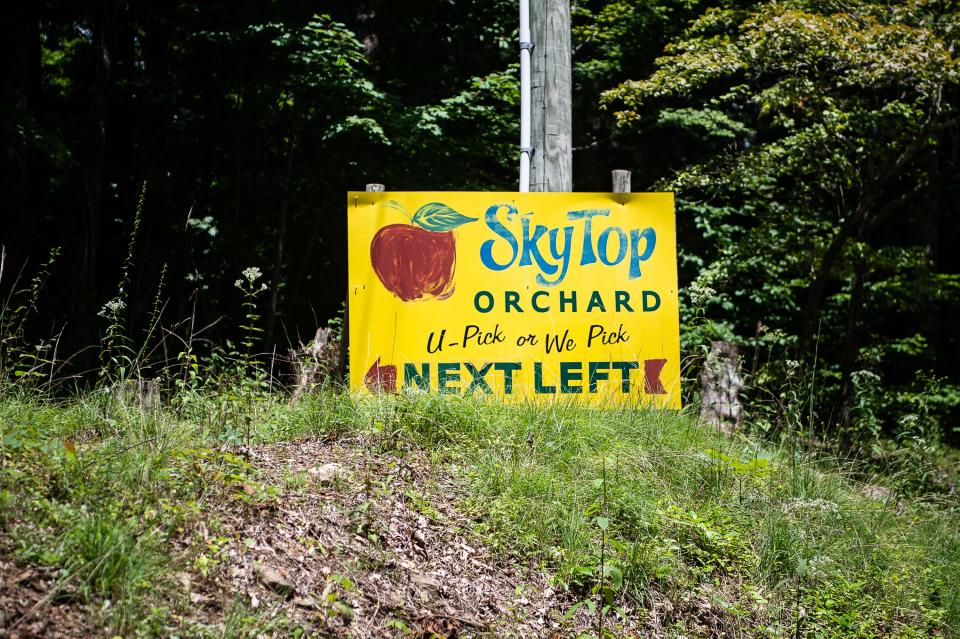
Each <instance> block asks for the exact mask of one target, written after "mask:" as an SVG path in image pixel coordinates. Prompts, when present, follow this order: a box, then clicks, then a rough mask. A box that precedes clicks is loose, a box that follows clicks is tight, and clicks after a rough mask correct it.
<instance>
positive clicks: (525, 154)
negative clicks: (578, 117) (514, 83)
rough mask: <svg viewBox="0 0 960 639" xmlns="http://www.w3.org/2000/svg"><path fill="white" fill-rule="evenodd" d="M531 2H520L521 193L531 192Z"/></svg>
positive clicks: (528, 0) (524, 0)
mask: <svg viewBox="0 0 960 639" xmlns="http://www.w3.org/2000/svg"><path fill="white" fill-rule="evenodd" d="M532 51H533V42H531V40H530V0H520V192H521V193H527V192H528V191H529V190H530V156H531V155H533V148H532V147H531V146H530V54H531V52H532Z"/></svg>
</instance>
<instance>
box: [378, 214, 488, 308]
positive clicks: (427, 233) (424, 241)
mask: <svg viewBox="0 0 960 639" xmlns="http://www.w3.org/2000/svg"><path fill="white" fill-rule="evenodd" d="M385 206H390V207H391V208H397V209H399V210H401V211H403V212H405V213H406V209H405V208H403V205H401V204H399V203H398V202H394V201H391V202H388V203H387V204H385ZM476 219H477V218H475V217H467V216H465V215H461V214H459V213H457V212H456V211H454V210H453V209H451V208H450V207H449V206H447V205H445V204H440V203H439V202H432V203H430V204H425V205H423V206H421V207H420V208H419V209H417V212H416V213H415V214H414V215H413V217H411V218H410V224H390V225H388V226H384V227H383V228H381V229H380V230H379V231H377V234H376V235H374V236H373V241H371V242H370V263H371V264H372V265H373V272H374V273H376V274H377V278H378V279H379V280H380V283H381V284H383V286H384V288H386V289H387V290H388V291H390V292H391V293H393V294H394V295H395V296H397V297H398V298H400V299H401V300H403V301H404V302H411V301H414V300H431V299H432V300H445V299H447V298H448V297H450V296H451V295H452V294H453V287H454V281H453V275H454V270H455V269H456V265H457V243H456V239H455V238H454V235H453V229H455V228H457V227H458V226H461V225H463V224H466V223H468V222H473V221H475V220H476Z"/></svg>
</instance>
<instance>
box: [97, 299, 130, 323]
mask: <svg viewBox="0 0 960 639" xmlns="http://www.w3.org/2000/svg"><path fill="white" fill-rule="evenodd" d="M126 307H127V305H126V304H125V303H124V301H123V300H122V299H119V298H114V299H112V300H110V301H109V302H107V303H106V304H104V305H103V308H101V309H100V312H99V313H97V315H99V316H100V317H105V318H107V319H113V318H114V317H116V316H117V315H119V314H120V311H122V310H123V309H125V308H126Z"/></svg>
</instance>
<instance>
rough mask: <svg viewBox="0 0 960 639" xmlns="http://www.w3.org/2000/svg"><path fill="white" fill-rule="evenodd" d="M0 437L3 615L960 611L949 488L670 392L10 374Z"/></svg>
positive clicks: (222, 625)
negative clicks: (87, 381) (271, 385)
mask: <svg viewBox="0 0 960 639" xmlns="http://www.w3.org/2000/svg"><path fill="white" fill-rule="evenodd" d="M0 442H2V444H0V628H2V629H3V630H2V631H0V633H2V636H7V637H33V636H44V637H56V636H62V637H82V636H104V637H112V636H123V637H151V636H156V637H168V636H180V637H260V636H266V637H272V636H276V637H287V636H343V637H347V636H349V637H434V636H435V637H451V638H452V637H480V636H489V637H510V636H513V637H577V636H583V635H586V636H598V635H602V636H614V637H631V636H635V637H640V636H642V637H681V636H685V637H686V636H701V637H709V636H724V637H796V636H816V637H930V636H956V633H957V631H958V628H960V515H958V507H957V506H958V504H957V503H956V502H955V501H952V502H951V501H949V500H941V501H939V502H937V501H935V500H932V499H925V500H919V499H914V500H910V499H906V498H903V497H900V496H898V495H897V494H896V493H895V492H894V491H892V490H890V489H889V488H886V487H884V485H883V484H884V479H883V478H882V477H874V478H871V480H870V483H869V484H864V483H859V482H858V481H855V480H854V479H853V478H852V477H853V471H854V470H855V469H854V468H853V467H852V466H851V465H850V464H839V463H837V462H835V461H831V460H824V459H814V458H813V457H812V456H811V455H809V454H807V453H804V452H803V451H800V450H791V449H790V448H789V447H787V448H781V449H777V450H771V449H769V448H764V447H763V446H761V445H760V444H758V443H757V442H753V441H750V440H747V439H743V438H740V437H725V436H723V435H721V434H718V433H716V432H714V431H713V430H711V429H708V428H705V427H703V426H701V425H698V424H697V422H696V420H695V419H694V418H692V417H691V416H690V415H688V414H685V413H679V414H677V413H672V412H651V411H643V410H628V409H617V410H607V411H601V410H590V409H584V408H578V407H575V406H566V405H553V406H549V407H537V406H500V405H496V404H484V403H480V402H475V401H472V400H464V399H458V398H449V397H443V398H437V397H424V396H400V397H395V398H393V397H385V398H367V399H363V400H351V399H350V398H349V397H347V396H344V395H342V394H337V393H333V392H327V393H320V394H317V395H314V396H310V397H307V398H305V399H304V400H303V401H301V402H299V403H297V404H296V405H292V406H291V405H288V404H287V403H286V401H285V399H284V398H280V397H270V396H267V397H259V398H257V399H256V400H250V399H249V398H246V399H244V398H238V397H237V396H231V395H228V394H224V395H220V396H210V397H204V396H200V395H196V394H192V395H188V396H183V397H175V398H173V400H172V401H171V402H169V403H168V406H166V407H164V408H162V409H149V410H148V409H144V408H142V407H140V406H136V405H134V404H132V403H131V402H129V401H122V400H119V399H117V397H116V396H115V395H114V394H103V393H101V394H92V395H88V396H85V397H81V398H77V399H75V400H72V401H69V402H65V403H62V404H46V403H41V402H38V401H36V400H32V399H29V398H17V397H14V396H10V395H8V396H6V397H4V398H3V399H2V400H0ZM861 479H862V478H861Z"/></svg>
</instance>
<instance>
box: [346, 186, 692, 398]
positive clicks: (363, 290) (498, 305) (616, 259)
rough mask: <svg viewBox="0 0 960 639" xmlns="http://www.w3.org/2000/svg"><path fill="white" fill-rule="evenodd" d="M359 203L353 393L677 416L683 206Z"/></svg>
mask: <svg viewBox="0 0 960 639" xmlns="http://www.w3.org/2000/svg"><path fill="white" fill-rule="evenodd" d="M347 206H348V241H349V261H350V264H349V301H348V304H349V313H350V323H349V325H350V386H351V388H352V389H353V390H357V391H360V390H363V389H367V390H371V391H389V392H394V391H400V390H403V389H405V388H413V389H421V390H424V391H430V392H434V393H455V394H477V395H492V396H498V397H503V398H505V399H511V400H537V399H544V398H549V399H555V400H567V399H570V398H577V399H579V400H581V401H584V402H587V403H591V404H608V403H617V404H624V403H629V404H635V405H649V406H655V407H661V408H679V407H680V337H679V330H680V329H679V307H678V299H677V253H676V231H675V228H676V227H675V219H674V210H673V194H672V193H624V194H610V193H467V192H460V193H458V192H438V193H429V192H428V193H415V192H403V193H401V192H398V193H368V192H351V193H350V194H349V196H348V201H347Z"/></svg>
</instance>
